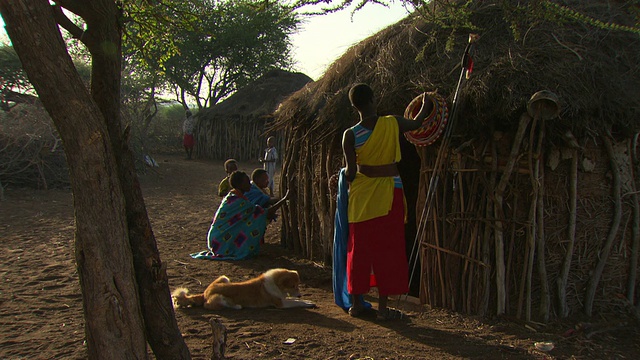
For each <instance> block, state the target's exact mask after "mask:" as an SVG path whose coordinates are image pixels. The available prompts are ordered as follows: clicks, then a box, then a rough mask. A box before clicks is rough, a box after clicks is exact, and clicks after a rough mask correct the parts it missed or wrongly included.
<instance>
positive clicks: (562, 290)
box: [557, 149, 578, 317]
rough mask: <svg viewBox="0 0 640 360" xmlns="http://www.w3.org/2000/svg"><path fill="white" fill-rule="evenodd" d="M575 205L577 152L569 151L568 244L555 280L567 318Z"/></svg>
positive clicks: (574, 228)
mask: <svg viewBox="0 0 640 360" xmlns="http://www.w3.org/2000/svg"><path fill="white" fill-rule="evenodd" d="M577 203H578V150H577V149H573V150H572V151H571V173H570V178H569V224H568V225H569V226H568V228H567V237H568V238H569V244H568V245H567V252H566V254H565V257H564V261H563V263H562V268H561V270H560V275H559V276H558V279H557V284H558V305H559V307H560V316H561V317H567V316H569V307H568V306H567V282H568V281H569V270H570V269H571V259H572V257H573V248H574V245H575V242H576V219H577V212H576V208H577Z"/></svg>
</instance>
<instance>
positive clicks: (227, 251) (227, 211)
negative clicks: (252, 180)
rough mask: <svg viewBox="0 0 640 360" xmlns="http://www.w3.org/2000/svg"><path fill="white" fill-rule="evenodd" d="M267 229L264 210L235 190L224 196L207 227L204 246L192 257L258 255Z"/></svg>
mask: <svg viewBox="0 0 640 360" xmlns="http://www.w3.org/2000/svg"><path fill="white" fill-rule="evenodd" d="M266 228H267V216H266V212H265V210H264V209H263V208H262V207H261V206H258V205H255V204H253V203H252V202H251V201H249V200H248V199H247V198H246V197H244V196H238V195H237V194H236V193H235V191H232V192H230V193H229V195H227V196H226V197H225V198H224V200H223V201H222V204H220V207H219V208H218V211H217V212H216V214H215V216H214V217H213V222H212V223H211V227H210V228H209V233H208V235H207V247H208V248H209V250H205V251H202V252H199V253H195V254H191V257H193V258H194V259H207V260H244V259H249V258H251V257H253V256H255V255H257V254H258V252H259V251H260V239H261V238H262V237H263V235H264V232H265V230H266Z"/></svg>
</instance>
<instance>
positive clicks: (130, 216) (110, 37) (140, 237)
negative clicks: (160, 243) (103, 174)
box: [79, 0, 190, 359]
mask: <svg viewBox="0 0 640 360" xmlns="http://www.w3.org/2000/svg"><path fill="white" fill-rule="evenodd" d="M101 3H102V4H101ZM79 6H80V7H82V8H83V10H84V11H83V13H87V14H91V15H90V16H89V15H87V16H85V20H86V21H87V31H86V34H85V36H87V37H88V38H89V39H90V41H89V42H88V44H87V45H88V47H89V50H90V52H91V55H92V59H93V64H92V67H91V79H92V81H91V95H92V98H93V99H94V100H95V101H96V103H97V104H98V107H99V108H100V111H101V112H102V114H104V116H105V119H107V128H108V130H109V135H110V139H111V143H112V145H113V149H114V150H115V151H114V153H115V157H116V161H117V164H118V173H119V175H120V184H121V187H122V190H123V194H124V197H125V206H126V208H125V209H126V214H127V226H128V229H129V242H130V245H131V250H132V254H133V264H134V268H135V273H136V280H137V283H138V293H139V296H140V304H141V309H142V314H143V317H144V321H145V328H146V334H147V341H148V342H149V345H150V346H151V348H152V349H153V352H154V354H155V355H156V356H157V357H158V358H166V359H189V358H190V355H189V349H188V348H187V346H186V344H185V342H184V339H183V338H182V334H181V333H180V329H179V328H178V324H177V322H176V319H175V313H174V310H173V304H172V303H171V295H170V291H169V282H168V278H167V273H166V266H165V265H164V264H163V263H162V260H161V259H160V254H159V252H158V247H157V243H156V239H155V236H154V234H153V230H152V228H151V223H150V221H149V217H148V215H147V209H146V206H145V203H144V198H143V196H142V189H141V188H140V182H139V180H138V176H137V174H136V172H135V162H134V155H133V152H132V150H131V149H130V148H129V139H128V136H127V135H124V134H123V131H122V122H121V116H120V88H121V76H120V69H121V67H122V65H121V62H122V44H121V39H122V30H121V23H120V21H121V19H120V9H118V7H117V6H116V5H115V2H113V1H110V0H102V1H91V2H82V4H81V5H79ZM104 44H109V46H105V45H104Z"/></svg>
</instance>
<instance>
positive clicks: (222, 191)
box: [218, 159, 238, 197]
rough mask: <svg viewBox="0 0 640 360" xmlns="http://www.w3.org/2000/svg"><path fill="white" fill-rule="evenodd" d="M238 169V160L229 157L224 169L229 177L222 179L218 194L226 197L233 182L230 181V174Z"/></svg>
mask: <svg viewBox="0 0 640 360" xmlns="http://www.w3.org/2000/svg"><path fill="white" fill-rule="evenodd" d="M236 170H238V162H237V161H236V159H228V160H227V161H225V162H224V171H225V172H226V173H227V177H225V178H224V179H222V181H220V184H219V185H218V196H220V197H225V196H227V194H228V193H229V191H230V190H231V184H230V183H229V176H230V175H231V173H232V172H234V171H236Z"/></svg>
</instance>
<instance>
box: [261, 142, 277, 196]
mask: <svg viewBox="0 0 640 360" xmlns="http://www.w3.org/2000/svg"><path fill="white" fill-rule="evenodd" d="M275 144H276V138H275V137H274V136H269V138H268V139H267V148H266V149H265V151H264V157H263V158H261V159H259V161H260V162H261V163H262V164H263V167H264V169H265V170H267V174H269V196H273V179H274V178H275V176H276V161H278V151H277V150H276V148H275Z"/></svg>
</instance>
